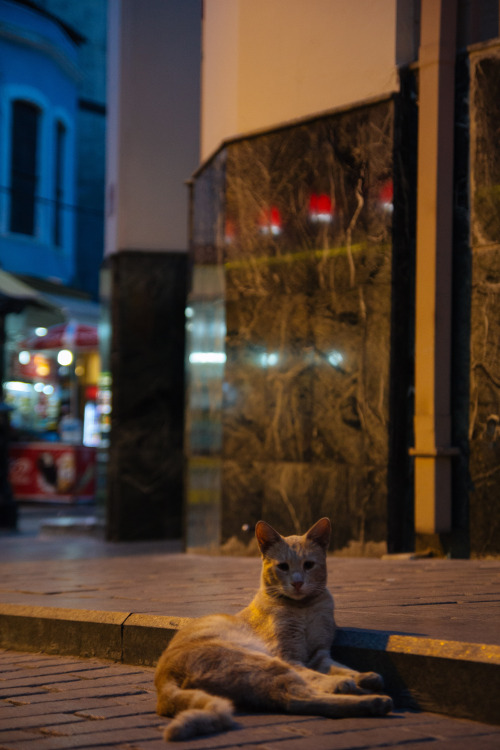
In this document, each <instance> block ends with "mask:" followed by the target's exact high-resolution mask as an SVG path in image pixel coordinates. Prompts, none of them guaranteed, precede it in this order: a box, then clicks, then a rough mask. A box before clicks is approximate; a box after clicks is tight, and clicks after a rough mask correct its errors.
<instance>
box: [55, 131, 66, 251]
mask: <svg viewBox="0 0 500 750" xmlns="http://www.w3.org/2000/svg"><path fill="white" fill-rule="evenodd" d="M55 137H56V143H55V160H54V244H55V245H59V246H60V245H62V244H63V233H62V219H63V201H64V149H65V143H66V128H65V127H64V125H63V124H62V122H58V123H57V125H56V136H55Z"/></svg>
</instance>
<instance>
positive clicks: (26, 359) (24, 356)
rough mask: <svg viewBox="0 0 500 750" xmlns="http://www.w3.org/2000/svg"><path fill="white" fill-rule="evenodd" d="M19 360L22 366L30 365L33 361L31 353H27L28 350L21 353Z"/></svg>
mask: <svg viewBox="0 0 500 750" xmlns="http://www.w3.org/2000/svg"><path fill="white" fill-rule="evenodd" d="M18 359H19V362H20V364H21V365H29V363H30V359H31V354H30V353H29V352H27V351H26V350H24V351H22V352H19V357H18Z"/></svg>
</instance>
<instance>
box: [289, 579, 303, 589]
mask: <svg viewBox="0 0 500 750" xmlns="http://www.w3.org/2000/svg"><path fill="white" fill-rule="evenodd" d="M303 583H304V581H294V582H293V583H292V586H293V588H294V589H295V590H296V591H300V589H301V588H302V584H303Z"/></svg>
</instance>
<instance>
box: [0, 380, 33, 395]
mask: <svg viewBox="0 0 500 750" xmlns="http://www.w3.org/2000/svg"><path fill="white" fill-rule="evenodd" d="M5 387H6V388H7V390H8V391H18V392H19V393H29V392H30V391H31V385H30V384H29V383H21V381H20V380H9V381H8V382H7V383H5Z"/></svg>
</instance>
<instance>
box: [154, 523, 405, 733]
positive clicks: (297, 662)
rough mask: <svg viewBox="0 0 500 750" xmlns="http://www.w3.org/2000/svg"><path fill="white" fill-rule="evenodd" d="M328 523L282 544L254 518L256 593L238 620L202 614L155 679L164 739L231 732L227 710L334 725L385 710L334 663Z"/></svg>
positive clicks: (177, 640)
mask: <svg viewBox="0 0 500 750" xmlns="http://www.w3.org/2000/svg"><path fill="white" fill-rule="evenodd" d="M330 531H331V526H330V521H329V519H328V518H322V519H321V520H319V521H318V522H317V523H316V524H314V526H312V528H310V529H309V531H308V532H307V533H306V534H304V535H303V536H289V537H282V536H281V535H280V534H278V532H277V531H275V530H274V529H273V528H272V527H271V526H269V524H267V523H265V522H264V521H259V522H258V524H257V526H256V529H255V534H256V537H257V541H258V543H259V547H260V550H261V553H262V561H263V566H262V578H261V585H260V589H259V590H258V592H257V594H256V596H255V598H254V599H253V601H252V602H251V603H250V604H249V606H248V607H246V608H245V609H243V610H242V611H241V612H239V613H238V614H237V615H208V616H206V617H202V618H199V619H195V620H193V621H192V622H191V623H189V624H188V625H186V626H185V627H183V628H181V630H179V631H178V632H177V633H176V634H175V636H174V637H173V638H172V640H171V642H170V644H169V645H168V647H167V648H166V649H165V651H164V652H163V654H162V656H161V657H160V660H159V662H158V666H157V668H156V673H155V685H156V689H157V691H158V703H157V712H158V713H159V714H160V715H162V716H173V717H175V718H174V720H173V721H171V722H170V723H169V724H168V725H167V728H166V730H165V734H164V737H165V739H166V740H184V739H188V738H190V737H195V736H197V735H201V734H208V733H211V732H218V731H222V730H226V729H230V728H232V727H234V726H235V721H234V718H233V713H234V710H235V708H243V709H253V710H256V711H275V712H285V713H290V714H311V715H316V716H326V717H330V718H340V717H347V716H383V715H384V714H386V713H387V712H388V711H390V710H391V708H392V701H391V699H390V698H389V697H388V696H385V695H380V694H379V695H373V694H372V693H374V692H376V691H379V690H381V689H382V687H383V683H382V678H381V677H380V676H379V675H378V674H375V673H374V672H367V673H360V672H355V671H353V670H351V669H348V668H347V667H345V666H343V665H342V664H338V663H337V662H335V661H333V659H332V658H331V656H330V647H331V645H332V641H333V636H334V634H335V621H334V618H333V599H332V596H331V594H330V592H329V591H328V589H327V588H326V577H327V571H326V550H327V548H328V542H329V538H330Z"/></svg>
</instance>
